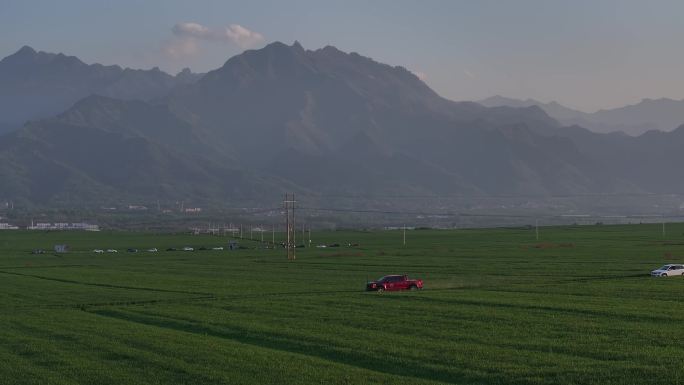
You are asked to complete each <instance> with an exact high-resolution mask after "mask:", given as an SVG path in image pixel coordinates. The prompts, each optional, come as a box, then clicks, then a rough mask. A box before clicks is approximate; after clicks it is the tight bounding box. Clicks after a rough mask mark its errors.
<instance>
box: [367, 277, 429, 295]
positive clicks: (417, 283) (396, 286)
mask: <svg viewBox="0 0 684 385" xmlns="http://www.w3.org/2000/svg"><path fill="white" fill-rule="evenodd" d="M422 288H423V280H422V279H409V277H408V275H386V276H384V277H382V278H380V279H378V280H377V281H371V282H368V283H367V284H366V291H377V292H383V291H397V290H418V289H422Z"/></svg>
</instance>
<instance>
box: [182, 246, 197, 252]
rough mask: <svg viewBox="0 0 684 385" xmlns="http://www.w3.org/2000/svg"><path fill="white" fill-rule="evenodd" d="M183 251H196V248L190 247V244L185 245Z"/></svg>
mask: <svg viewBox="0 0 684 385" xmlns="http://www.w3.org/2000/svg"><path fill="white" fill-rule="evenodd" d="M183 251H195V249H193V248H192V247H189V246H185V247H184V248H183Z"/></svg>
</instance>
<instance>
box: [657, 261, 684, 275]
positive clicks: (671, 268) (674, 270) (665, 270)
mask: <svg viewBox="0 0 684 385" xmlns="http://www.w3.org/2000/svg"><path fill="white" fill-rule="evenodd" d="M673 275H684V265H677V264H669V265H665V266H663V267H660V268H658V269H656V270H653V271H651V277H672V276H673Z"/></svg>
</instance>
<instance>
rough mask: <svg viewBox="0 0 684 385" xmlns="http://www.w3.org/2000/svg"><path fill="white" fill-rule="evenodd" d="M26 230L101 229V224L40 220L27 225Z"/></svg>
mask: <svg viewBox="0 0 684 385" xmlns="http://www.w3.org/2000/svg"><path fill="white" fill-rule="evenodd" d="M26 230H43V231H48V230H81V231H100V226H98V225H92V224H90V223H85V222H77V223H65V222H58V223H46V222H38V223H36V224H33V223H32V224H31V226H28V227H26Z"/></svg>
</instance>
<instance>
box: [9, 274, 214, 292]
mask: <svg viewBox="0 0 684 385" xmlns="http://www.w3.org/2000/svg"><path fill="white" fill-rule="evenodd" d="M0 274H7V275H15V276H19V277H28V278H35V279H42V280H45V281H53V282H61V283H71V284H74V285H84V286H97V287H107V288H115V289H126V290H141V291H154V292H160V293H176V294H192V295H212V293H204V292H199V291H184V290H169V289H158V288H154V287H138V286H125V285H113V284H108V283H93V282H83V281H76V280H73V279H64V278H52V277H45V276H42V275H34V274H24V273H17V272H12V271H5V270H0Z"/></svg>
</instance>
